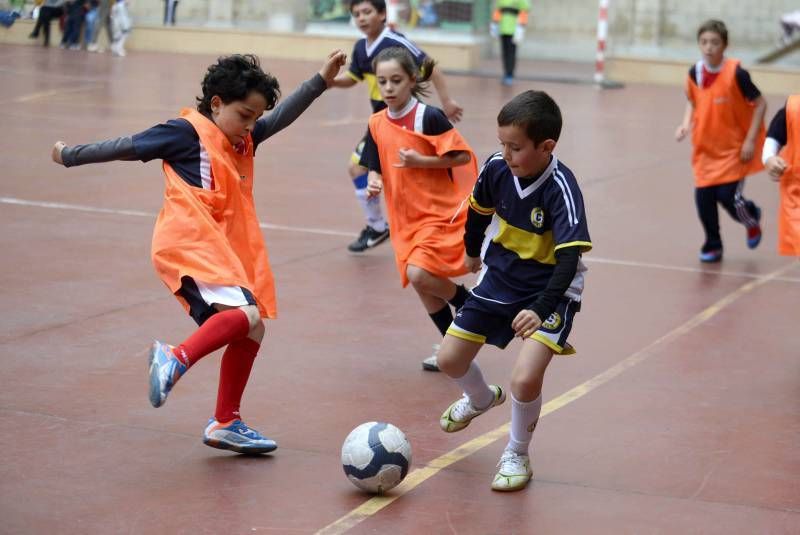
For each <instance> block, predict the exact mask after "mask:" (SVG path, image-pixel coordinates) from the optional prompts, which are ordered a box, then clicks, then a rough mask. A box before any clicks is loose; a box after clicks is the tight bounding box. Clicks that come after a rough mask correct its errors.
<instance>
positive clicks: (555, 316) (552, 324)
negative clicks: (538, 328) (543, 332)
mask: <svg viewBox="0 0 800 535" xmlns="http://www.w3.org/2000/svg"><path fill="white" fill-rule="evenodd" d="M560 326H561V315H560V314H559V313H558V312H553V313H552V314H550V317H549V318H547V321H545V322H544V323H542V327H544V328H545V329H549V330H551V331H555V330H558V328H559V327H560Z"/></svg>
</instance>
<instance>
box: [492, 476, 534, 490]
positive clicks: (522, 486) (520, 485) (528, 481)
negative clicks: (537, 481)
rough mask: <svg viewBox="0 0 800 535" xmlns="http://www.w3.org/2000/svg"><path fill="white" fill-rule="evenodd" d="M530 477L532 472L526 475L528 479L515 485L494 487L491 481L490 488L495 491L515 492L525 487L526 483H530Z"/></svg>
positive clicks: (531, 477)
mask: <svg viewBox="0 0 800 535" xmlns="http://www.w3.org/2000/svg"><path fill="white" fill-rule="evenodd" d="M532 479H533V474H531V475H530V476H528V479H526V480H525V482H524V483H521V484H518V485H515V486H513V487H495V486H494V484H495V482H494V481H492V490H494V491H497V492H516V491H518V490H522V489H524V488H525V487H527V486H528V483H530V482H531V480H532Z"/></svg>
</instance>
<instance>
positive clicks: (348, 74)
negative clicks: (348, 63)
mask: <svg viewBox="0 0 800 535" xmlns="http://www.w3.org/2000/svg"><path fill="white" fill-rule="evenodd" d="M347 76H349V77H350V78H352V79H353V80H355V81H356V82H360V81H362V80H363V78H359V77H358V76H356V75H355V74H353V73H352V72H350V71H347Z"/></svg>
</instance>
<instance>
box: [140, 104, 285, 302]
mask: <svg viewBox="0 0 800 535" xmlns="http://www.w3.org/2000/svg"><path fill="white" fill-rule="evenodd" d="M181 117H182V118H183V119H186V120H187V121H189V123H191V125H192V126H193V127H194V129H195V130H196V131H197V134H198V135H199V136H200V143H201V145H202V148H203V149H205V151H206V153H207V155H208V159H209V165H210V169H211V176H212V177H213V178H214V187H213V189H203V188H197V187H194V186H191V185H189V184H187V183H186V182H185V181H184V180H183V179H182V178H181V177H180V176H178V174H177V173H176V172H175V171H174V170H173V169H172V167H171V166H170V165H169V164H168V163H167V162H164V166H163V168H164V176H165V179H166V189H165V192H164V205H163V207H162V208H161V212H160V213H159V214H158V220H157V221H156V226H155V230H154V231H153V244H152V259H153V265H154V266H155V268H156V272H158V276H159V277H160V278H161V280H162V281H164V284H166V285H167V287H169V289H170V291H172V292H173V293H175V292H177V291H178V289H179V288H180V287H181V277H184V276H189V277H192V278H193V279H196V280H199V281H202V282H205V283H209V284H219V285H224V286H241V287H244V288H247V289H248V290H250V292H251V293H252V294H253V296H254V297H255V298H256V301H257V302H258V308H259V310H260V311H261V316H262V317H265V318H275V317H276V316H277V310H276V307H275V288H274V284H273V278H272V271H271V269H270V267H269V259H268V257H267V249H266V245H265V244H264V238H263V236H262V234H261V228H260V227H259V223H258V217H257V216H256V212H255V207H254V204H253V141H252V138H250V137H249V136H248V138H247V140H246V141H245V143H246V151H245V153H244V154H239V153H237V152H236V151H235V150H234V148H233V146H232V145H231V144H230V142H229V141H228V139H227V137H225V134H223V133H222V131H221V130H220V129H219V128H218V127H217V126H216V125H215V124H214V123H213V122H212V121H211V120H209V119H208V118H206V117H205V116H204V115H202V114H201V113H199V112H197V111H195V110H191V109H184V110H182V111H181ZM178 300H179V301H181V303H182V304H183V305H184V307H186V308H187V309H188V306H187V304H186V302H184V300H183V299H182V298H181V297H180V296H178Z"/></svg>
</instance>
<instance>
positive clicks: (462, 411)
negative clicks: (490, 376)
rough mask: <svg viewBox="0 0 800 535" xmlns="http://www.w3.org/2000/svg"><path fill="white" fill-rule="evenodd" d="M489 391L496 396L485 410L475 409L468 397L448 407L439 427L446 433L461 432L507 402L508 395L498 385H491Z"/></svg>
mask: <svg viewBox="0 0 800 535" xmlns="http://www.w3.org/2000/svg"><path fill="white" fill-rule="evenodd" d="M489 389H490V390H491V391H492V393H493V394H494V399H493V400H492V402H491V403H490V404H489V406H488V407H486V408H485V409H476V408H475V407H473V406H472V403H470V402H469V398H468V397H467V396H466V395H465V396H463V397H462V398H461V399H459V400H458V401H456V402H454V403H453V404H452V405H450V406H449V407H447V410H446V411H444V413H443V414H442V417H441V418H439V427H441V428H442V431H444V432H445V433H455V432H456V431H461V430H462V429H464V428H465V427H467V426H468V425H469V423H470V422H471V421H472V419H473V418H475V417H476V416H480V415H481V414H483V413H484V412H486V411H488V410H489V409H491V408H492V407H496V406H498V405H502V403H503V402H504V401H505V400H506V393H505V392H503V389H502V388H500V387H499V386H497V385H489Z"/></svg>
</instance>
